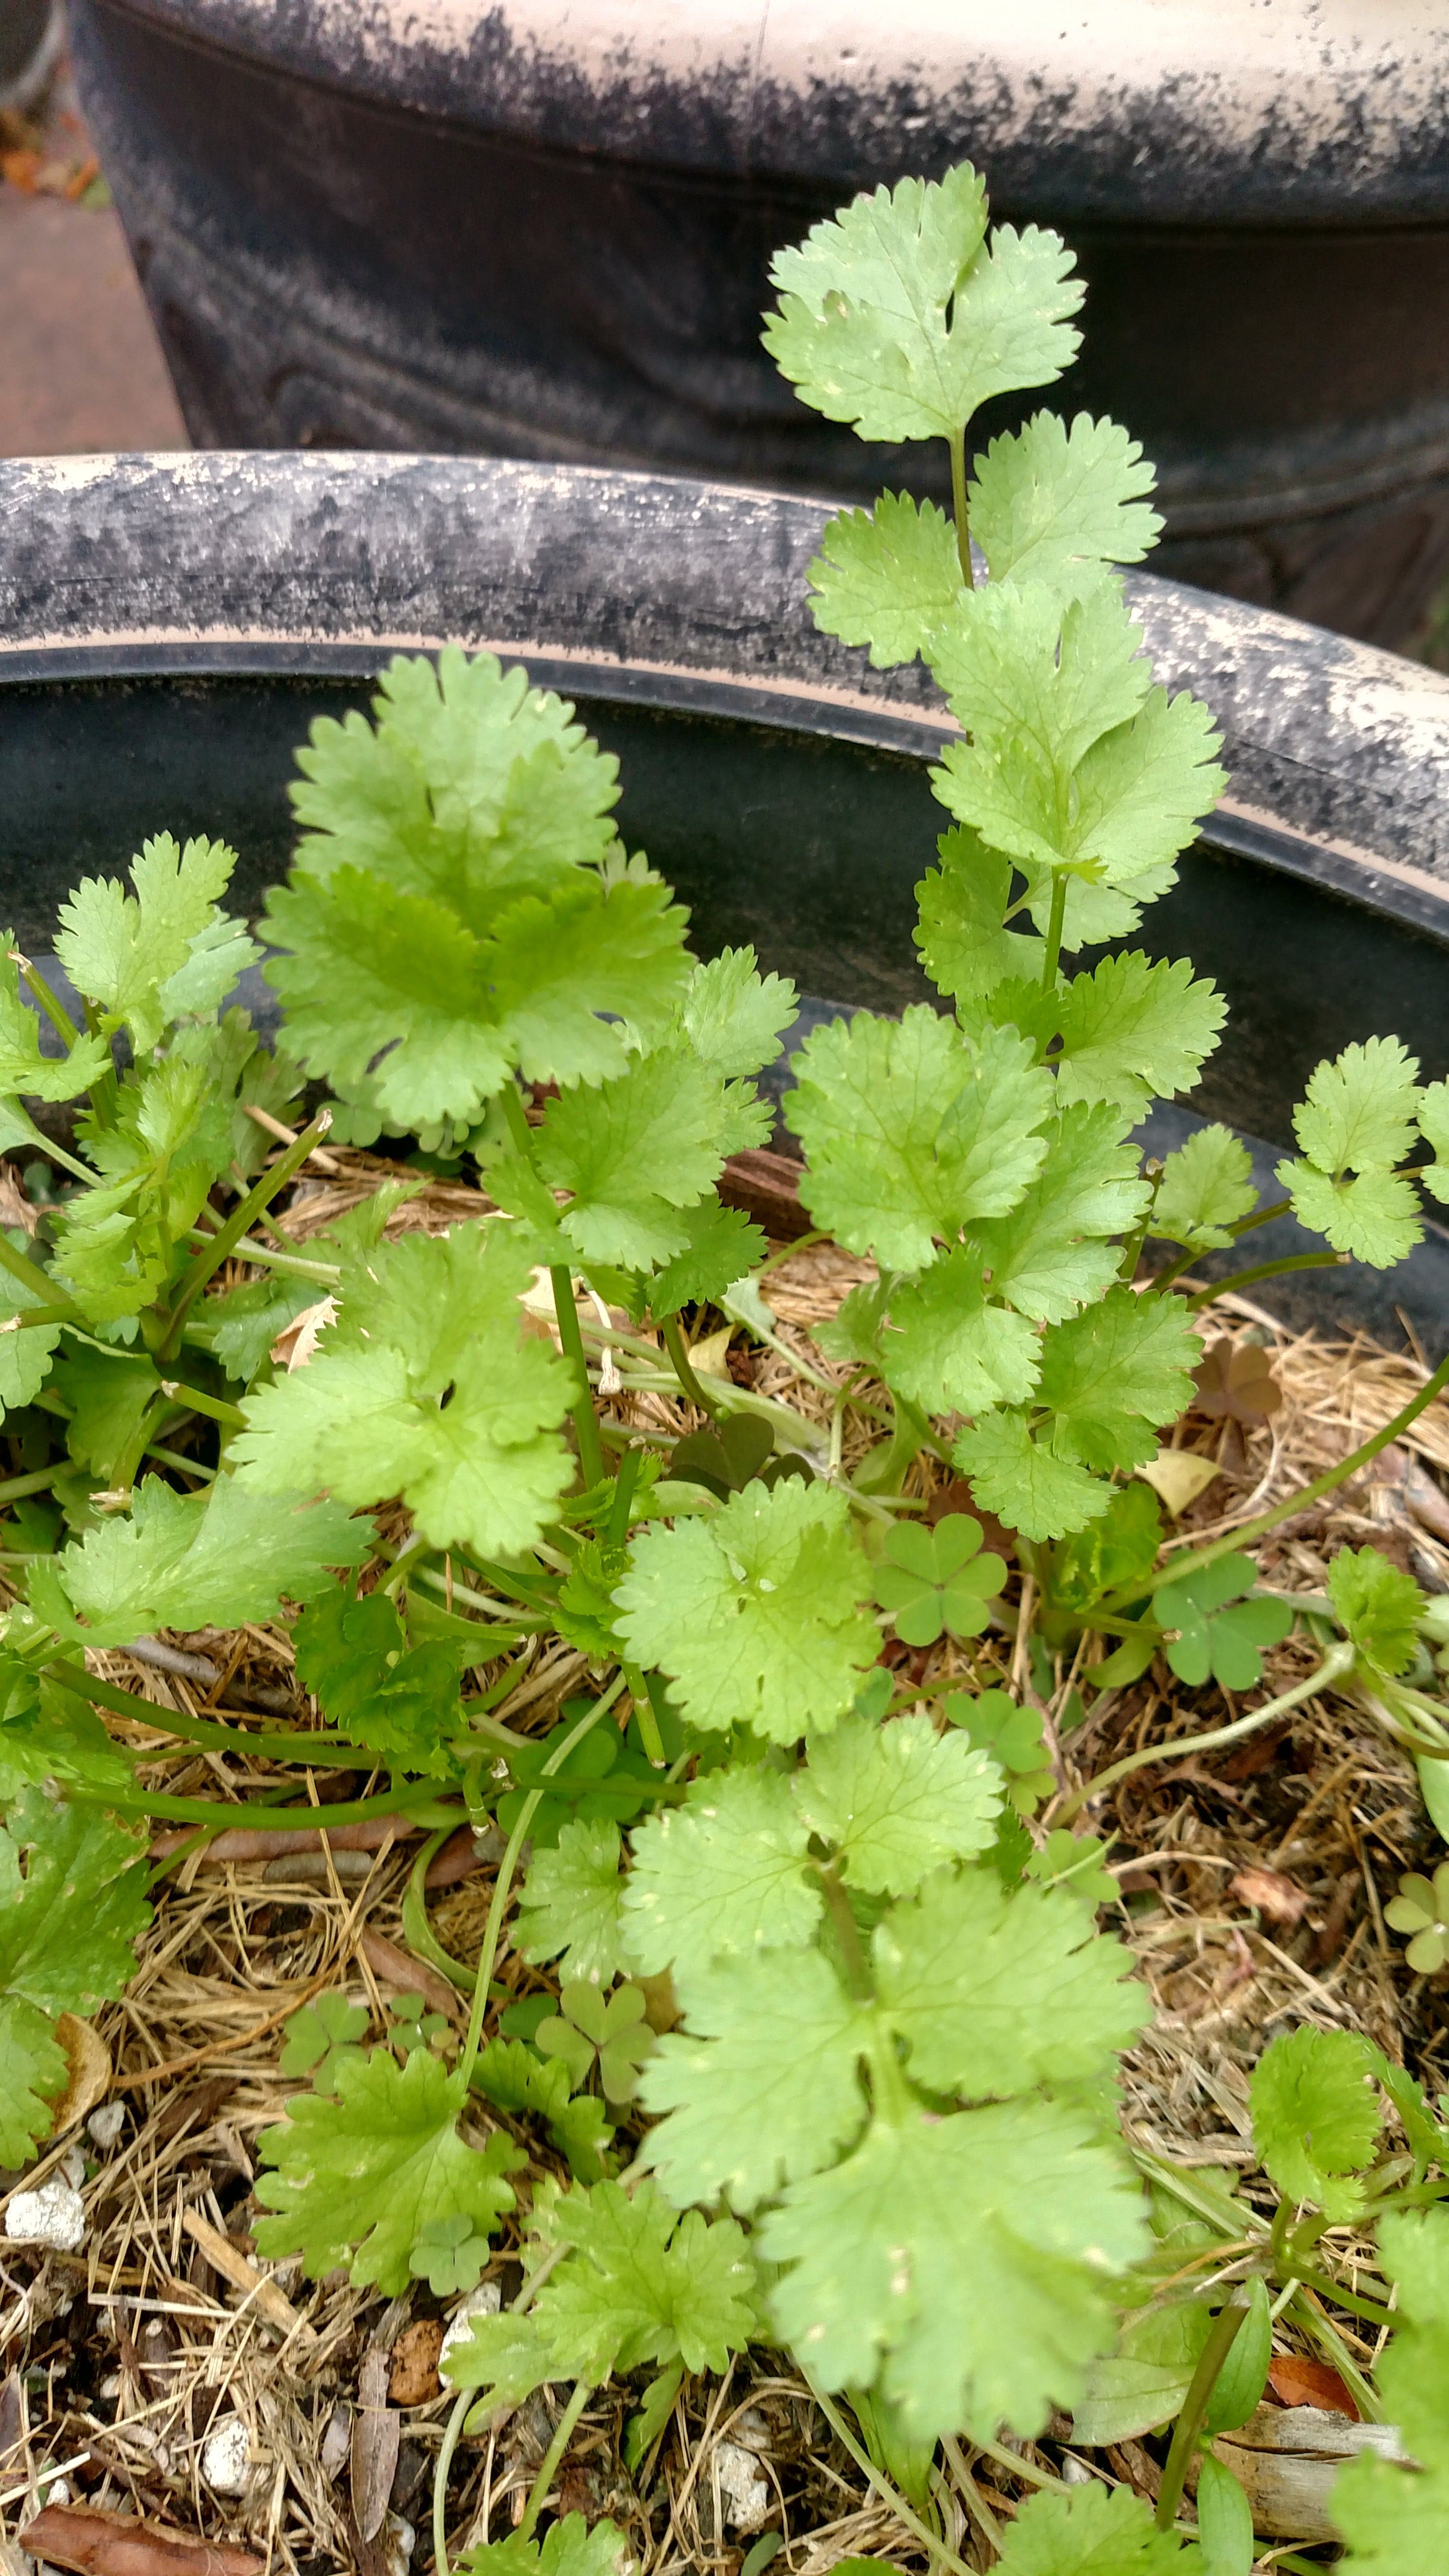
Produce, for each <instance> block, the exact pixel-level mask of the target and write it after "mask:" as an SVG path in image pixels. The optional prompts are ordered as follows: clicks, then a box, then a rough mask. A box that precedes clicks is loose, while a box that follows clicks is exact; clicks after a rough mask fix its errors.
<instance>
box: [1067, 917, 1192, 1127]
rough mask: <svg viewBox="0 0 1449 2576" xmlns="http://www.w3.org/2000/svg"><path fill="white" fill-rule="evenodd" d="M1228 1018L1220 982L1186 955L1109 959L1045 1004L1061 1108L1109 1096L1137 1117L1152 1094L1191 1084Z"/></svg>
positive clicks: (1132, 953)
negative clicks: (1201, 974)
mask: <svg viewBox="0 0 1449 2576" xmlns="http://www.w3.org/2000/svg"><path fill="white" fill-rule="evenodd" d="M1226 1016H1227V1005H1226V1003H1225V1002H1224V1001H1223V998H1222V995H1221V994H1220V993H1219V991H1218V989H1217V986H1216V985H1215V984H1210V983H1208V982H1207V981H1206V980H1205V979H1204V980H1202V981H1198V980H1197V979H1196V978H1195V977H1194V975H1193V971H1192V968H1191V966H1189V965H1188V964H1187V962H1186V960H1185V959H1178V960H1177V961H1176V963H1174V964H1172V965H1168V964H1166V963H1165V962H1163V961H1162V960H1157V961H1154V960H1152V959H1150V958H1147V957H1144V956H1143V955H1142V954H1141V952H1140V951H1139V950H1136V949H1129V950H1128V951H1127V952H1126V953H1125V954H1123V955H1118V956H1116V957H1104V958H1103V960H1102V962H1101V964H1100V965H1099V966H1097V967H1095V968H1094V969H1093V971H1092V973H1091V974H1090V975H1075V976H1073V978H1072V980H1071V982H1070V983H1069V984H1068V985H1067V986H1066V987H1065V989H1064V990H1063V991H1062V992H1060V993H1058V994H1056V995H1054V996H1051V997H1050V998H1044V999H1043V1002H1042V1004H1041V1006H1040V1015H1039V1025H1040V1027H1041V1029H1042V1031H1043V1034H1044V1035H1046V1036H1047V1037H1050V1036H1052V1035H1053V1034H1054V1033H1055V1034H1056V1035H1057V1036H1059V1038H1060V1047H1059V1050H1058V1051H1057V1052H1056V1053H1055V1054H1054V1055H1053V1056H1052V1059H1051V1061H1052V1063H1053V1064H1054V1066H1055V1068H1056V1075H1057V1097H1058V1099H1059V1100H1060V1101H1061V1102H1062V1104H1063V1106H1064V1107H1065V1106H1066V1104H1067V1103H1068V1102H1070V1101H1074V1100H1081V1101H1085V1102H1087V1103H1088V1104H1089V1105H1091V1104H1093V1103H1095V1102H1097V1101H1101V1100H1107V1101H1111V1102H1112V1103H1113V1105H1114V1106H1115V1107H1116V1108H1119V1109H1122V1110H1124V1111H1126V1112H1127V1113H1128V1115H1129V1116H1131V1117H1133V1118H1140V1117H1142V1116H1143V1115H1144V1114H1145V1112H1146V1110H1147V1109H1148V1107H1149V1106H1150V1104H1151V1102H1152V1101H1153V1100H1154V1099H1156V1100H1167V1099H1171V1098H1172V1097H1173V1095H1174V1094H1175V1093H1177V1092H1182V1091H1191V1090H1192V1089H1193V1088H1194V1086H1195V1084H1196V1082H1197V1079H1198V1075H1199V1073H1200V1071H1201V1068H1202V1065H1203V1062H1204V1059H1205V1058H1206V1057H1207V1056H1209V1055H1211V1054H1212V1052H1213V1050H1214V1048H1215V1047H1216V1045H1217V1039H1218V1031H1219V1030H1220V1029H1221V1027H1222V1024H1223V1021H1224V1019H1225V1018H1226ZM1049 1024H1054V1025H1049ZM1018 1025H1020V1023H1018Z"/></svg>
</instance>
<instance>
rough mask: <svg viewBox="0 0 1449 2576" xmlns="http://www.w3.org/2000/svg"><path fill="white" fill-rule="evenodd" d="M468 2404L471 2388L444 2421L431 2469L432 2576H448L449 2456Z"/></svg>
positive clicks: (470, 2397)
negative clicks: (434, 2575) (443, 2430)
mask: <svg viewBox="0 0 1449 2576" xmlns="http://www.w3.org/2000/svg"><path fill="white" fill-rule="evenodd" d="M472 2403H473V2391H472V2389H471V2388H465V2389H464V2391H463V2393H462V2395H461V2397H460V2398H459V2399H458V2400H457V2403H456V2404H455V2406H454V2408H453V2411H452V2414H451V2415H450V2416H449V2417H448V2422H447V2428H446V2430H445V2432H444V2434H443V2438H442V2441H441V2442H440V2443H439V2445H438V2457H437V2461H436V2463H435V2465H434V2468H433V2565H434V2568H435V2570H436V2576H449V2566H448V2513H447V2508H448V2472H449V2470H450V2469H451V2468H452V2465H453V2453H454V2452H455V2451H456V2449H457V2447H458V2438H459V2435H460V2434H461V2432H462V2430H463V2419H464V2417H465V2415H466V2414H467V2412H468V2409H469V2407H470V2406H471V2405H472ZM483 2540H484V2545H485V2546H486V2544H487V2540H488V2534H487V2532H486V2531H485V2532H484V2534H483Z"/></svg>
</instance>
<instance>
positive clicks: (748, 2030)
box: [640, 1950, 870, 2242]
mask: <svg viewBox="0 0 1449 2576" xmlns="http://www.w3.org/2000/svg"><path fill="white" fill-rule="evenodd" d="M681 2001H682V2002H683V2003H684V2006H685V2014H686V2025H685V2029H684V2030H683V2031H682V2032H680V2031H671V2032H668V2033H666V2035H665V2037H664V2038H663V2039H662V2040H661V2041H660V2043H659V2047H658V2049H657V2050H656V2051H655V2054H654V2056H653V2057H652V2058H651V2059H650V2061H649V2064H648V2065H647V2066H646V2067H645V2069H644V2078H643V2083H642V2085H641V2087H640V2098H641V2100H642V2101H643V2104H644V2108H645V2109H646V2111H649V2112H651V2113H654V2114H658V2113H665V2114H667V2117H664V2118H662V2119H661V2120H660V2122H659V2126H658V2127H657V2128H655V2129H652V2130H651V2131H650V2133H649V2136H648V2139H647V2141H646V2143H645V2147H644V2150H643V2152H644V2154H645V2155H646V2156H647V2158H648V2161H649V2163H650V2164H651V2166H652V2167H653V2169H654V2171H655V2172H656V2173H657V2174H658V2176H659V2178H660V2181H661V2183H662V2185H663V2187H664V2189H665V2191H666V2192H667V2193H668V2195H669V2197H670V2199H671V2200H672V2201H674V2202H675V2203H676V2205H678V2206H683V2205H684V2204H685V2203H686V2202H688V2201H692V2200H701V2201H707V2202H708V2201H716V2200H719V2199H721V2198H723V2199H726V2200H728V2202H729V2204H730V2206H731V2207H732V2208H734V2209H739V2210H749V2209H752V2208H753V2207H754V2206H755V2205H756V2203H757V2202H759V2201H761V2200H763V2199H765V2198H766V2197H767V2196H768V2195H769V2194H770V2193H771V2192H773V2191H776V2190H778V2188H779V2186H780V2183H781V2182H782V2181H787V2180H790V2179H792V2178H795V2177H798V2176H801V2175H804V2174H810V2173H814V2172H816V2171H818V2169H819V2167H820V2166H821V2165H824V2164H828V2163H829V2162H830V2160H831V2159H832V2157H833V2156H834V2155H835V2153H836V2151H837V2150H838V2149H839V2148H840V2147H842V2146H844V2145H846V2144H847V2142H848V2141H849V2140H850V2139H851V2138H853V2137H854V2136H855V2134H856V2132H857V2130H858V2129H859V2128H860V2126H861V2124H862V2122H863V2120H864V2118H865V2097H864V2094H863V2092H862V2090H861V2084H860V2076H859V2073H858V2062H859V2059H860V2056H861V2052H862V2050H863V2048H864V2046H865V2043H866V2039H867V2037H868V2034H869V2028H870V2025H869V2021H868V2018H867V2016H866V2015H865V2014H864V2013H863V2012H862V2010H861V2008H860V2007H859V2006H858V2005H857V2004H854V2003H853V2002H852V2001H851V1999H850V1997H849V1996H848V1995H847V1994H846V1992H845V1990H844V1988H843V1986H842V1985H841V1983H840V1980H839V1978H838V1977H837V1976H836V1974H835V1972H834V1970H833V1968H832V1967H831V1966H830V1964H829V1961H828V1960H826V1959H824V1958H822V1956H821V1954H820V1952H819V1951H818V1950H805V1951H797V1950H775V1951H767V1952H765V1953H764V1954H763V1955H762V1956H760V1957H757V1958H751V1959H732V1960H731V1961H730V1962H729V1963H728V1965H727V1966H724V1967H721V1968H717V1969H708V1970H706V1971H704V1972H702V1973H699V1972H696V1973H695V1974H693V1975H691V1976H689V1977H687V1978H686V1979H685V1980H684V1982H683V1984H682V1986H681ZM846 2241H847V2242H848V2241H849V2240H846Z"/></svg>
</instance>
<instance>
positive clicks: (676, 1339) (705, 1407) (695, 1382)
mask: <svg viewBox="0 0 1449 2576" xmlns="http://www.w3.org/2000/svg"><path fill="white" fill-rule="evenodd" d="M660 1330H661V1332H662V1334H663V1336H664V1347H665V1349H666V1351H667V1352H668V1353H669V1358H670V1362H671V1365H672V1367H673V1370H674V1374H675V1376H676V1377H677V1378H678V1380H679V1383H680V1385H681V1386H682V1387H683V1389H684V1392H685V1394H686V1395H687V1396H688V1398H689V1401H690V1403H691V1404H697V1405H698V1407H699V1410H700V1412H701V1413H702V1414H704V1415H705V1417H706V1419H707V1420H709V1421H711V1422H712V1421H713V1420H714V1418H715V1415H716V1414H717V1413H718V1411H719V1400H718V1398H717V1397H716V1396H713V1395H707V1394H706V1393H705V1390H704V1388H703V1386H702V1385H701V1384H700V1380H699V1373H698V1371H697V1370H696V1368H695V1365H694V1362H693V1361H692V1360H691V1358H690V1356H689V1353H688V1351H687V1350H686V1349H685V1347H684V1335H683V1334H682V1333H681V1331H680V1329H679V1317H678V1316H677V1315H669V1316H666V1318H665V1320H664V1322H663V1324H662V1325H661V1326H660Z"/></svg>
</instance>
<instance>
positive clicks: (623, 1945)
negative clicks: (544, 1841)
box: [517, 1816, 647, 1985]
mask: <svg viewBox="0 0 1449 2576" xmlns="http://www.w3.org/2000/svg"><path fill="white" fill-rule="evenodd" d="M619 1853H620V1845H619V1828H618V1826H617V1825H616V1824H613V1823H611V1822H610V1821H609V1820H608V1819H607V1818H604V1817H585V1816H579V1817H575V1818H574V1819H573V1820H572V1821H571V1822H570V1823H568V1824H565V1825H562V1826H561V1827H560V1829H559V1838H558V1841H557V1843H556V1844H554V1845H553V1847H552V1848H551V1849H549V1848H547V1847H544V1848H540V1849H537V1850H535V1852H534V1855H533V1859H532V1861H531V1863H530V1865H529V1871H528V1877H527V1879H526V1881H525V1882H524V1888H523V1893H522V1896H521V1897H520V1899H519V1912H518V1931H517V1942H518V1947H519V1949H520V1950H521V1952H522V1954H523V1956H524V1958H525V1959H557V1960H558V1962H559V1975H560V1976H561V1977H563V1978H567V1979H572V1978H578V1977H592V1978H594V1979H596V1980H597V1981H598V1983H599V1984H600V1985H607V1984H608V1983H609V1980H610V1978H611V1977H616V1976H619V1975H621V1974H627V1973H629V1972H630V1970H631V1969H632V1968H633V1967H634V1965H635V1964H636V1962H635V1960H634V1959H633V1958H632V1957H631V1954H630V1947H629V1933H628V1929H627V1927H626V1923H625V1917H624V1911H623V1901H624V1895H625V1890H626V1886H630V1885H632V1881H625V1880H624V1879H623V1878H621V1877H620V1875H619ZM637 1964H641V1965H642V1962H639V1963H637ZM646 1973H647V1970H646Z"/></svg>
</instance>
